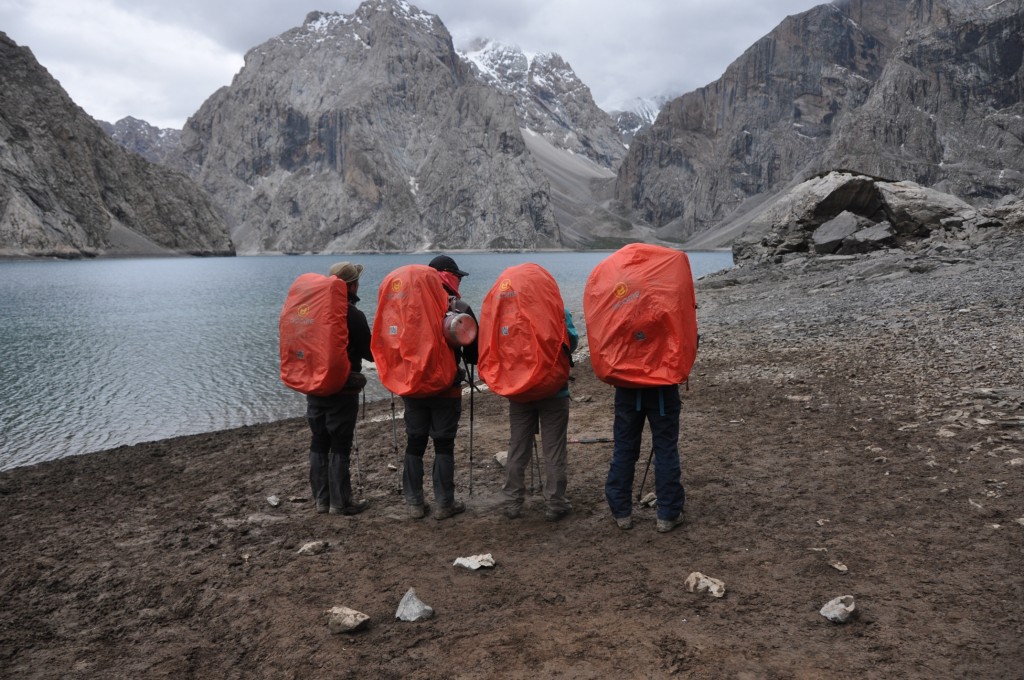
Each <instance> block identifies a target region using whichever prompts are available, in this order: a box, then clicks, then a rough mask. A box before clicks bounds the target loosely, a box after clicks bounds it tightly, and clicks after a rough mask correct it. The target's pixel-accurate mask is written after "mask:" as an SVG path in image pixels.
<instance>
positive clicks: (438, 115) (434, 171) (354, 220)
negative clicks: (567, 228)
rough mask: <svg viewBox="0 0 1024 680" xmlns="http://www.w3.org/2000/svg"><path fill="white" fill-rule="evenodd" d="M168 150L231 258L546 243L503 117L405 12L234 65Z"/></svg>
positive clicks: (359, 17) (321, 23)
mask: <svg viewBox="0 0 1024 680" xmlns="http://www.w3.org/2000/svg"><path fill="white" fill-rule="evenodd" d="M182 149H183V153H184V156H185V158H186V160H187V161H189V162H190V163H192V164H193V166H194V172H195V175H196V177H197V178H198V179H199V181H200V183H201V184H202V186H203V187H205V188H206V190H207V191H208V192H210V194H211V195H213V196H215V197H216V199H217V201H218V203H219V204H220V205H222V206H223V207H224V210H225V212H226V213H227V215H228V220H229V225H230V229H231V234H232V238H233V239H234V241H235V243H236V245H237V247H238V249H239V252H245V253H254V252H271V251H280V252H308V251H313V252H333V251H343V250H373V251H398V250H421V249H434V248H455V247H459V248H484V249H506V248H517V249H518V248H541V247H550V246H557V245H559V244H560V243H561V239H560V235H559V230H558V226H557V224H556V222H555V219H554V217H553V214H552V212H551V208H550V196H549V185H548V181H547V179H546V178H545V176H544V175H543V174H542V173H541V172H540V171H539V170H538V168H537V167H536V164H535V163H534V162H533V160H532V159H531V157H530V154H529V153H527V150H526V145H525V143H524V141H523V137H522V134H521V133H520V122H519V119H518V117H517V115H516V111H515V106H514V102H513V101H512V100H511V98H509V97H508V96H506V95H503V94H501V93H500V92H498V91H497V90H496V89H495V88H493V87H490V86H488V85H487V84H485V83H483V82H482V81H481V80H479V79H478V78H477V77H476V76H475V75H474V73H473V72H472V70H471V68H470V67H469V66H468V65H467V63H466V62H464V61H463V60H462V59H460V58H459V56H458V54H457V53H456V51H455V49H454V47H453V45H452V41H451V36H450V35H449V34H448V31H447V29H446V28H445V27H444V25H443V24H442V23H441V21H440V19H438V18H437V17H436V16H434V15H431V14H427V13H424V12H421V11H419V10H418V9H416V8H415V7H412V6H411V5H409V4H407V3H405V2H397V1H394V0H369V1H368V2H364V3H363V4H362V5H360V7H359V8H358V9H357V10H356V11H355V12H354V13H353V14H351V15H343V14H337V13H320V12H313V13H311V14H310V15H309V16H308V17H307V18H306V21H305V22H304V23H303V25H302V26H301V27H298V28H295V29H292V30H290V31H287V32H285V33H283V34H282V35H280V36H278V37H276V38H273V39H271V40H268V41H267V42H265V43H263V44H262V45H260V46H258V47H256V48H254V49H252V50H250V51H249V52H248V53H247V54H246V57H245V66H244V67H243V69H242V70H241V71H240V72H239V73H238V74H237V75H236V76H235V78H234V80H233V82H232V83H231V85H230V86H228V87H224V88H221V89H220V90H219V91H217V92H216V93H215V94H214V95H212V96H211V97H210V98H209V99H208V100H207V101H206V102H205V103H204V104H203V106H202V107H201V108H200V110H199V111H198V112H197V113H196V114H195V115H193V116H192V117H191V118H189V120H188V122H187V123H186V126H185V129H184V130H183V131H182Z"/></svg>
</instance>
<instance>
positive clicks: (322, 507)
mask: <svg viewBox="0 0 1024 680" xmlns="http://www.w3.org/2000/svg"><path fill="white" fill-rule="evenodd" d="M330 509H331V507H330V506H329V505H327V503H317V504H316V514H318V515H325V514H327V512H328V511H329V510H330Z"/></svg>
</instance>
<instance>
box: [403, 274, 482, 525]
mask: <svg viewBox="0 0 1024 680" xmlns="http://www.w3.org/2000/svg"><path fill="white" fill-rule="evenodd" d="M429 266H430V267H431V268H433V269H434V270H435V271H436V272H437V275H438V276H439V277H440V279H441V283H442V285H443V286H444V289H445V291H446V292H447V293H448V295H449V296H451V297H454V298H455V301H454V311H456V312H459V313H463V314H468V315H469V316H471V317H472V318H473V320H474V322H475V321H476V315H475V314H473V310H472V309H471V308H470V306H469V305H468V304H467V303H466V302H465V301H464V300H462V298H461V296H460V295H459V283H460V281H462V279H463V278H464V277H466V276H468V275H469V274H468V273H467V272H465V271H463V270H461V269H459V267H458V265H457V264H456V263H455V260H453V259H452V258H451V257H449V256H448V255H438V256H437V257H435V258H434V259H432V260H431V261H430V264H429ZM439 321H440V320H439ZM451 351H452V352H454V354H455V365H456V366H457V367H459V366H460V364H463V363H464V364H466V365H467V366H468V365H474V366H475V365H476V363H477V341H476V338H475V337H474V339H473V341H472V342H470V343H469V344H467V345H465V346H462V347H458V346H453V347H452V348H451ZM465 379H466V373H465V371H464V370H463V369H462V368H461V367H459V368H457V370H456V375H455V380H454V381H453V383H452V384H451V385H450V386H449V387H447V388H444V389H442V390H441V391H439V392H437V393H435V394H432V395H429V396H424V397H411V396H403V397H402V401H403V403H404V406H405V432H406V447H405V459H404V464H403V471H402V492H403V494H404V495H405V502H406V503H408V505H409V515H410V516H411V517H413V518H415V519H420V518H422V517H423V516H424V515H426V513H427V511H428V509H429V507H428V505H427V503H425V502H424V498H423V456H424V454H425V453H426V450H427V444H428V442H429V440H431V439H432V440H433V441H434V466H433V470H432V477H433V483H434V501H435V502H436V503H437V508H436V510H435V511H434V519H436V520H443V519H448V518H449V517H453V516H454V515H457V514H459V513H461V512H465V510H466V505H465V504H464V503H463V502H462V501H459V500H456V499H455V435H456V433H457V432H458V429H459V419H460V417H461V415H462V383H463V381H464V380H465Z"/></svg>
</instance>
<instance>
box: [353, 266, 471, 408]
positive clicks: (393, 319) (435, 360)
mask: <svg viewBox="0 0 1024 680" xmlns="http://www.w3.org/2000/svg"><path fill="white" fill-rule="evenodd" d="M447 311H448V293H447V292H446V291H445V289H444V286H442V285H441V279H440V277H438V275H437V271H436V270H434V269H432V268H430V267H428V266H426V265H422V264H409V265H405V266H404V267H399V268H398V269H396V270H394V271H393V272H391V273H390V274H388V275H387V276H386V277H384V280H383V281H381V283H380V289H379V290H378V292H377V313H376V315H375V316H374V319H373V333H372V335H371V340H370V348H371V350H372V352H373V360H374V362H375V363H376V364H377V374H378V375H379V377H380V381H381V383H382V384H383V385H384V387H386V388H388V389H389V390H390V391H391V392H394V393H395V394H397V395H400V396H403V397H426V396H431V395H434V394H437V393H438V392H441V391H443V390H445V389H447V388H449V387H451V386H452V385H453V384H454V383H455V375H456V368H457V367H456V365H455V354H454V353H453V352H452V348H451V347H450V346H449V345H448V342H447V341H446V340H445V336H444V331H443V328H442V326H443V320H444V317H445V314H446V313H447Z"/></svg>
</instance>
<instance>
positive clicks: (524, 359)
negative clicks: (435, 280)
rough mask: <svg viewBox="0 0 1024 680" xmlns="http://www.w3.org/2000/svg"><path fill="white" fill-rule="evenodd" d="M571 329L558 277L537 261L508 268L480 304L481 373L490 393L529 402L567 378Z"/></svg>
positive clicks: (551, 391) (546, 394)
mask: <svg viewBox="0 0 1024 680" xmlns="http://www.w3.org/2000/svg"><path fill="white" fill-rule="evenodd" d="M570 363H571V360H570V356H569V331H568V329H567V328H566V322H565V305H564V304H563V303H562V295H561V293H560V292H559V290H558V284H557V283H556V282H555V279H554V277H552V276H551V274H550V273H548V271H547V270H546V269H544V268H543V267H541V266H540V265H537V264H533V263H526V264H519V265H515V266H513V267H509V268H508V269H506V270H505V271H503V272H502V273H501V276H499V277H498V280H497V281H495V282H494V285H493V286H492V287H491V289H490V290H489V291H488V292H487V295H486V296H485V297H484V302H483V306H482V307H481V308H480V363H479V368H480V377H481V378H482V379H483V381H484V382H485V383H487V386H488V387H489V388H490V389H491V391H492V392H495V393H496V394H500V395H501V396H503V397H507V398H508V399H510V400H512V401H517V402H526V401H533V400H535V399H544V398H547V397H550V396H552V395H553V394H555V393H556V392H558V391H559V390H560V389H562V387H564V386H565V383H566V381H567V380H568V379H569V368H570Z"/></svg>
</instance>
